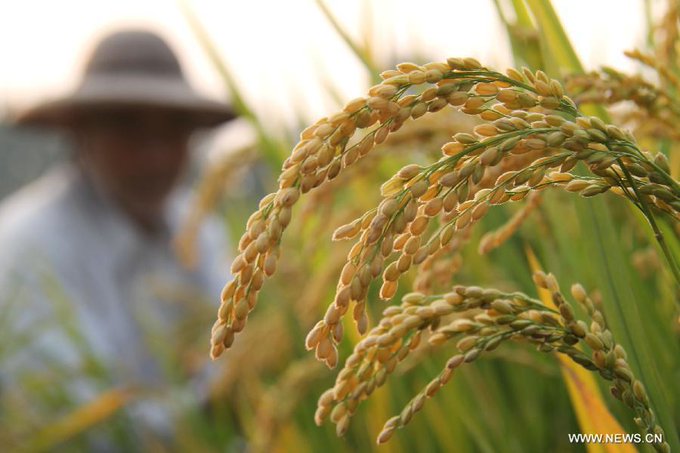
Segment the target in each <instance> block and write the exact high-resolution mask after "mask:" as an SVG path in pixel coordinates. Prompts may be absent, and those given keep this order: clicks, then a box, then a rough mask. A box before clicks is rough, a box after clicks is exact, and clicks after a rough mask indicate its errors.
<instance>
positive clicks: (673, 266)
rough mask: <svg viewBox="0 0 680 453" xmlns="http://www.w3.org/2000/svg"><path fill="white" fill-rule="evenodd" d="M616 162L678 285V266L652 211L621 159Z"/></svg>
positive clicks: (679, 280) (679, 277) (679, 276)
mask: <svg viewBox="0 0 680 453" xmlns="http://www.w3.org/2000/svg"><path fill="white" fill-rule="evenodd" d="M617 162H618V163H619V166H620V167H621V169H622V170H623V173H624V174H625V175H626V179H627V180H628V183H629V184H630V186H631V187H632V189H633V192H635V196H636V197H637V199H638V201H639V202H640V207H641V208H642V211H643V213H644V214H645V217H647V220H648V221H649V224H650V225H651V227H652V230H653V231H654V237H655V238H656V241H657V242H658V243H659V246H660V247H661V250H662V251H663V254H664V255H665V257H666V260H667V261H668V264H669V265H670V267H671V272H672V273H673V277H674V278H675V281H676V283H677V284H678V285H680V270H678V264H677V263H676V262H675V259H674V257H673V254H672V253H671V251H670V249H669V248H668V244H666V239H665V238H664V236H663V233H661V230H660V229H659V227H658V225H657V224H656V220H655V219H654V215H653V214H652V211H651V210H650V209H649V206H648V204H647V201H646V200H645V199H644V197H642V196H641V194H640V192H639V191H638V189H637V186H636V184H635V181H634V180H633V177H632V175H631V174H630V172H629V171H628V169H627V168H626V166H625V165H623V162H621V159H618V160H617Z"/></svg>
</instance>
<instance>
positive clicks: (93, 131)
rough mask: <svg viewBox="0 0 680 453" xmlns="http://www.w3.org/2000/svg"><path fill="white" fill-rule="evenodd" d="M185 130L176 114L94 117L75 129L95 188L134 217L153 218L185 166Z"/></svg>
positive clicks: (102, 114)
mask: <svg viewBox="0 0 680 453" xmlns="http://www.w3.org/2000/svg"><path fill="white" fill-rule="evenodd" d="M189 132H190V128H189V127H188V122H187V121H186V118H185V117H183V116H180V115H179V114H176V113H168V112H164V111H158V110H151V109H127V110H109V111H102V112H96V113H94V114H92V115H90V116H89V117H87V118H85V120H84V121H83V124H82V126H81V127H80V128H79V129H78V132H77V134H78V138H79V140H78V142H79V154H78V157H79V160H80V162H81V164H82V166H83V168H84V169H85V171H86V172H87V174H88V175H89V176H90V177H91V178H92V179H93V181H94V183H95V184H97V185H98V186H99V187H101V188H102V189H103V190H104V191H106V192H107V193H108V194H109V195H111V196H112V197H113V198H114V199H115V200H116V201H118V202H119V203H120V204H121V205H122V207H123V208H124V209H125V210H126V211H128V213H129V214H131V215H133V216H134V217H138V218H139V217H141V218H142V220H143V219H144V218H153V217H154V216H157V215H158V214H159V213H160V212H161V209H162V207H163V202H164V201H165V199H166V197H167V195H168V194H169V193H170V191H171V190H172V188H173V187H174V185H175V184H176V182H177V180H178V179H179V177H180V175H181V173H182V170H183V169H184V167H185V164H186V161H187V142H188V138H189Z"/></svg>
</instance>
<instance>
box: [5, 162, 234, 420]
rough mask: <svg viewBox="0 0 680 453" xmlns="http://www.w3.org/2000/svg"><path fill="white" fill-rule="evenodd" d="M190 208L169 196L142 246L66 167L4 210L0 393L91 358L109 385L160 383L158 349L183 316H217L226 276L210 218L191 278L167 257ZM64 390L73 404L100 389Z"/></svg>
mask: <svg viewBox="0 0 680 453" xmlns="http://www.w3.org/2000/svg"><path fill="white" fill-rule="evenodd" d="M190 202H191V200H190V197H189V196H188V194H187V193H186V192H182V191H177V193H174V194H173V195H172V196H171V197H170V199H169V202H168V203H167V209H166V212H165V221H166V229H165V231H164V233H163V234H160V235H157V236H155V237H150V236H148V235H146V234H145V233H143V232H142V231H141V230H140V229H138V228H137V227H136V226H135V225H134V224H133V223H132V222H131V221H130V219H128V218H127V216H126V215H125V214H124V213H123V212H122V211H121V210H120V209H119V208H118V207H117V206H116V205H115V204H114V203H113V202H112V201H111V200H109V199H107V198H106V197H105V196H103V195H102V194H100V193H98V192H97V191H96V190H95V189H94V188H93V186H92V185H91V184H89V183H88V181H87V180H86V178H84V177H83V176H82V174H81V172H80V171H78V170H77V169H76V168H75V167H73V166H71V165H67V166H62V167H59V168H56V169H54V170H53V171H51V172H49V173H48V174H47V175H45V176H43V177H42V178H40V179H39V180H38V181H36V182H34V183H33V184H31V185H29V186H27V187H26V188H24V189H22V190H20V191H19V192H17V193H16V194H14V195H12V196H11V197H10V198H8V199H7V200H6V201H5V202H3V203H2V204H1V205H0V332H1V333H0V337H2V338H0V341H6V340H5V339H4V337H9V338H12V341H11V342H10V343H5V345H4V346H0V363H2V366H1V368H0V378H2V381H4V382H5V390H10V391H11V389H12V386H13V385H16V384H17V382H16V379H17V378H18V376H20V375H21V373H22V372H26V370H31V369H45V370H48V371H49V368H50V367H51V366H61V367H66V368H71V369H74V370H78V369H80V368H81V367H83V366H86V364H84V363H83V360H84V357H88V356H91V357H93V358H95V359H96V360H97V361H98V362H100V363H101V364H102V365H103V366H104V367H105V368H106V374H107V375H108V376H109V382H108V385H110V386H116V385H126V386H127V385H134V386H141V387H145V388H154V387H155V386H159V387H162V386H163V385H164V384H165V382H164V376H166V375H167V373H166V372H165V371H167V370H165V371H161V370H162V368H163V366H167V363H164V360H163V357H162V354H163V351H165V353H167V352H168V350H170V351H172V346H170V347H168V345H173V344H176V343H177V342H178V341H179V338H177V328H178V326H179V325H181V322H182V321H185V320H186V319H188V318H187V317H188V316H192V315H196V313H205V312H206V310H213V309H215V310H216V309H217V302H218V300H217V297H218V296H217V295H219V294H220V289H221V287H222V285H223V283H224V281H226V280H227V279H228V274H227V273H228V261H229V260H228V256H227V254H228V247H227V243H226V235H225V233H226V231H225V228H224V226H223V225H221V224H220V223H219V222H217V221H216V220H215V219H208V220H207V221H206V222H205V223H204V224H203V225H202V228H201V230H200V233H199V235H198V244H197V247H198V256H199V261H198V265H197V267H196V268H195V269H193V270H187V269H185V268H184V267H183V266H182V265H181V264H180V263H179V260H178V259H177V257H176V255H175V253H174V251H173V249H172V246H171V241H172V239H173V237H174V235H175V234H176V233H177V231H178V229H179V228H180V226H181V224H182V221H183V219H185V218H186V214H187V211H188V209H189V206H190V205H189V203H190ZM210 325H211V320H208V321H207V323H206V325H205V329H204V330H205V332H206V343H205V344H206V351H207V347H208V346H207V345H208V333H209V328H210ZM79 337H80V339H79V340H78V338H79ZM17 339H18V340H17ZM74 339H75V341H74ZM22 341H24V342H26V343H25V344H24V343H21V342H22ZM206 354H207V352H206ZM75 374H78V372H77V371H76V372H75ZM70 387H72V388H71V389H70V391H71V392H72V393H73V394H74V395H75V397H76V398H77V399H80V400H87V399H89V398H91V397H92V396H93V395H94V394H97V393H99V392H101V391H102V390H103V389H102V388H101V383H98V384H96V383H91V382H89V381H87V380H86V379H74V380H73V381H72V382H71V384H70ZM1 391H2V390H1V389H0V392H1ZM0 396H1V393H0ZM149 406H153V405H143V404H142V405H139V406H138V410H139V411H140V412H149V414H146V415H142V417H143V418H145V419H149V423H150V424H152V425H153V424H154V423H158V424H163V423H164V421H163V420H162V418H163V416H157V415H154V414H153V412H154V410H153V409H149ZM154 417H156V418H159V419H158V420H156V422H154V420H153V419H154Z"/></svg>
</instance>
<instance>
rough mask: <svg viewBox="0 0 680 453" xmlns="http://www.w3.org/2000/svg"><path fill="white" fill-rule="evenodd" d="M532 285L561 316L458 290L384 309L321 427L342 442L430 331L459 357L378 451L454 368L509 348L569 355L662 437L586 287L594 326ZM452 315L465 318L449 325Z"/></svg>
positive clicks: (417, 296) (536, 304)
mask: <svg viewBox="0 0 680 453" xmlns="http://www.w3.org/2000/svg"><path fill="white" fill-rule="evenodd" d="M534 281H535V282H536V284H537V285H538V286H539V287H540V288H543V289H546V290H548V291H550V293H551V297H552V300H553V302H554V304H555V306H556V309H552V308H549V307H546V306H545V305H543V304H542V303H541V302H540V301H539V300H536V299H532V298H530V297H529V296H526V295H524V294H522V293H517V292H515V293H505V292H502V291H498V290H495V289H484V288H480V287H476V286H471V287H464V286H456V287H454V290H453V291H452V292H449V293H446V294H440V295H431V296H426V295H424V294H421V293H409V294H407V295H406V296H404V297H403V298H402V303H401V305H399V306H391V307H389V308H387V309H385V310H384V311H383V318H382V319H381V321H380V323H379V324H378V325H377V326H376V327H375V328H373V329H372V330H371V331H370V332H369V333H368V335H367V336H366V337H365V338H364V339H362V340H361V341H360V342H359V343H358V344H357V345H356V346H355V348H354V351H353V353H352V354H351V355H350V356H349V357H348V358H347V361H346V362H345V366H344V368H343V369H342V370H341V371H340V373H339V374H338V377H337V379H336V382H335V385H334V386H333V387H332V388H331V389H329V390H327V391H326V392H324V393H323V394H322V395H321V397H320V398H319V403H318V408H317V412H316V415H315V420H316V422H317V423H318V424H320V423H322V422H323V421H324V420H325V419H326V418H330V420H331V421H332V422H333V423H335V424H336V431H337V434H338V435H343V434H344V433H345V432H346V431H347V429H348V427H349V423H350V419H351V417H352V415H353V414H354V413H355V411H356V409H357V407H358V405H359V404H360V403H361V402H362V401H364V400H365V399H367V398H368V397H369V396H370V395H371V394H372V393H373V391H374V390H375V389H376V388H378V387H380V386H382V385H383V384H384V383H385V381H386V379H387V377H388V376H389V374H391V373H392V372H393V371H394V370H395V368H396V367H397V366H398V364H399V363H400V362H402V361H403V360H404V359H405V358H406V357H407V356H408V355H409V354H410V353H411V351H412V350H414V349H416V348H417V347H418V345H419V344H420V341H421V338H422V336H423V335H424V333H425V332H426V331H427V330H430V331H431V332H432V334H431V335H430V337H429V338H428V342H429V344H430V345H433V346H441V345H444V344H446V343H448V342H452V341H456V348H457V349H458V350H459V353H458V354H456V355H454V356H452V357H451V358H450V359H449V360H448V362H447V363H446V366H445V368H444V369H443V370H442V371H441V372H440V373H439V375H438V376H436V377H435V378H434V379H433V380H432V381H431V382H430V383H429V384H428V385H427V386H426V387H425V388H424V389H423V390H422V391H421V392H420V393H418V394H417V395H416V396H415V397H414V398H413V399H412V400H411V401H410V402H409V403H408V404H407V405H406V407H405V408H404V409H403V411H402V412H401V414H400V415H398V416H395V417H392V418H390V419H389V420H388V421H387V422H386V423H385V426H384V428H383V431H382V432H381V433H380V434H379V435H378V443H384V442H387V441H388V440H389V439H390V438H391V437H392V435H393V434H394V432H395V431H396V430H397V429H400V428H403V427H404V426H405V425H407V424H408V423H409V422H410V420H411V419H412V417H413V416H414V414H415V413H416V412H418V411H420V410H421V409H422V407H423V405H424V404H425V402H426V401H427V400H428V399H430V398H432V397H433V396H434V395H435V394H436V393H437V392H438V391H439V390H440V389H441V388H442V387H443V386H444V385H445V384H446V383H447V382H448V381H449V380H450V379H451V377H452V376H453V373H454V371H455V370H456V369H457V368H459V367H460V366H462V365H463V364H465V363H471V362H474V361H475V360H477V359H478V358H479V357H480V356H481V355H482V354H483V353H485V352H488V351H492V350H494V349H496V348H497V347H499V346H500V345H501V344H502V343H504V342H507V341H510V340H513V341H519V342H523V343H529V344H533V345H536V348H537V349H538V350H539V351H541V352H555V353H560V354H564V355H566V356H567V357H569V358H571V360H573V361H574V362H575V363H577V364H578V365H581V366H582V367H584V368H585V369H587V370H590V371H594V372H597V373H598V374H599V375H600V376H601V377H602V378H603V379H605V380H606V381H609V382H610V391H611V393H612V395H613V396H614V397H615V398H616V399H618V400H620V401H621V402H623V403H624V404H625V405H626V406H628V407H629V408H630V409H632V410H633V411H634V413H635V423H636V424H637V425H638V427H639V428H640V431H641V432H642V433H651V434H657V435H661V436H663V435H664V432H663V429H662V428H661V427H660V426H659V425H658V423H657V420H656V417H655V415H654V411H653V410H652V409H651V407H650V404H649V398H648V396H647V393H646V392H645V389H644V386H643V384H642V383H641V382H640V381H639V380H638V379H637V378H636V377H635V376H634V375H633V373H632V371H631V369H630V367H629V365H628V363H627V361H626V358H627V356H626V352H625V350H624V349H623V348H622V347H621V346H620V345H618V344H617V343H616V342H615V340H614V338H613V335H612V333H611V332H610V331H609V330H608V328H607V325H606V323H605V320H604V317H603V315H602V313H601V312H600V311H599V310H598V309H596V308H595V306H594V304H593V302H592V300H591V299H590V297H589V296H588V295H587V293H586V292H585V290H584V289H583V287H582V286H581V285H578V284H576V285H573V286H572V288H571V294H572V297H573V298H574V299H575V300H576V301H577V302H578V303H579V304H580V305H581V306H582V307H583V308H584V309H585V311H586V313H587V315H588V318H589V321H590V324H588V323H586V322H585V321H583V320H580V319H577V318H576V317H575V315H574V309H573V307H572V306H571V304H570V303H569V302H567V300H566V299H565V297H564V296H563V294H562V293H561V292H560V289H559V286H558V284H557V281H556V279H555V277H554V276H553V275H552V274H547V275H546V274H544V273H543V272H536V273H535V274H534ZM453 313H459V314H463V315H464V317H458V318H456V319H454V320H452V321H451V320H449V319H447V317H448V316H449V315H451V314H453ZM584 349H585V350H586V351H589V353H586V352H584ZM653 446H654V448H655V449H656V450H657V451H670V448H669V446H668V444H667V443H665V442H660V443H655V444H653Z"/></svg>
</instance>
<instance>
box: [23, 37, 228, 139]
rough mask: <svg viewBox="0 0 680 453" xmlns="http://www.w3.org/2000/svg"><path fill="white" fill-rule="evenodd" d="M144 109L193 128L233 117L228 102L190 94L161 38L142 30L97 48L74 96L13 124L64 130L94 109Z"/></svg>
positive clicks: (37, 109) (35, 110)
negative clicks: (172, 114) (182, 118)
mask: <svg viewBox="0 0 680 453" xmlns="http://www.w3.org/2000/svg"><path fill="white" fill-rule="evenodd" d="M144 107H146V108H154V109H162V110H170V111H177V112H181V113H186V114H187V116H188V119H189V121H191V122H192V123H194V124H195V126H196V127H210V126H215V125H217V124H219V123H222V122H225V121H229V120H231V119H233V118H234V116H235V115H234V112H233V111H232V110H231V108H230V107H229V106H228V105H227V104H223V103H221V102H216V101H212V100H210V99H206V98H205V97H203V96H201V95H199V94H198V93H196V92H195V91H194V90H193V88H192V87H191V86H190V85H189V83H188V81H187V80H186V78H185V77H184V74H183V72H182V68H181V66H180V64H179V61H178V59H177V56H176V55H175V54H174V52H173V51H172V50H171V49H170V47H169V46H168V44H167V43H166V42H165V41H164V40H163V39H162V38H161V37H159V36H158V35H156V34H153V33H150V32H147V31H120V32H116V33H113V34H111V35H109V36H107V37H105V38H104V39H103V40H102V41H101V42H100V43H99V44H98V45H97V47H96V48H95V50H94V53H93V54H92V56H91V57H90V59H89V61H88V63H87V65H86V67H85V73H84V76H83V78H82V80H81V82H80V85H79V86H78V87H77V88H76V90H75V91H74V92H73V93H71V94H70V95H69V96H66V97H63V98H61V99H57V100H54V101H50V102H45V103H42V104H39V105H37V106H35V107H33V108H31V109H29V110H27V111H25V112H23V113H22V114H20V115H19V116H18V117H17V119H16V122H17V123H18V124H22V125H37V126H57V127H69V126H71V125H73V123H74V122H75V121H76V120H77V118H78V115H79V114H81V115H82V114H83V113H85V114H87V113H88V112H91V111H95V110H96V109H107V108H144Z"/></svg>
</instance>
